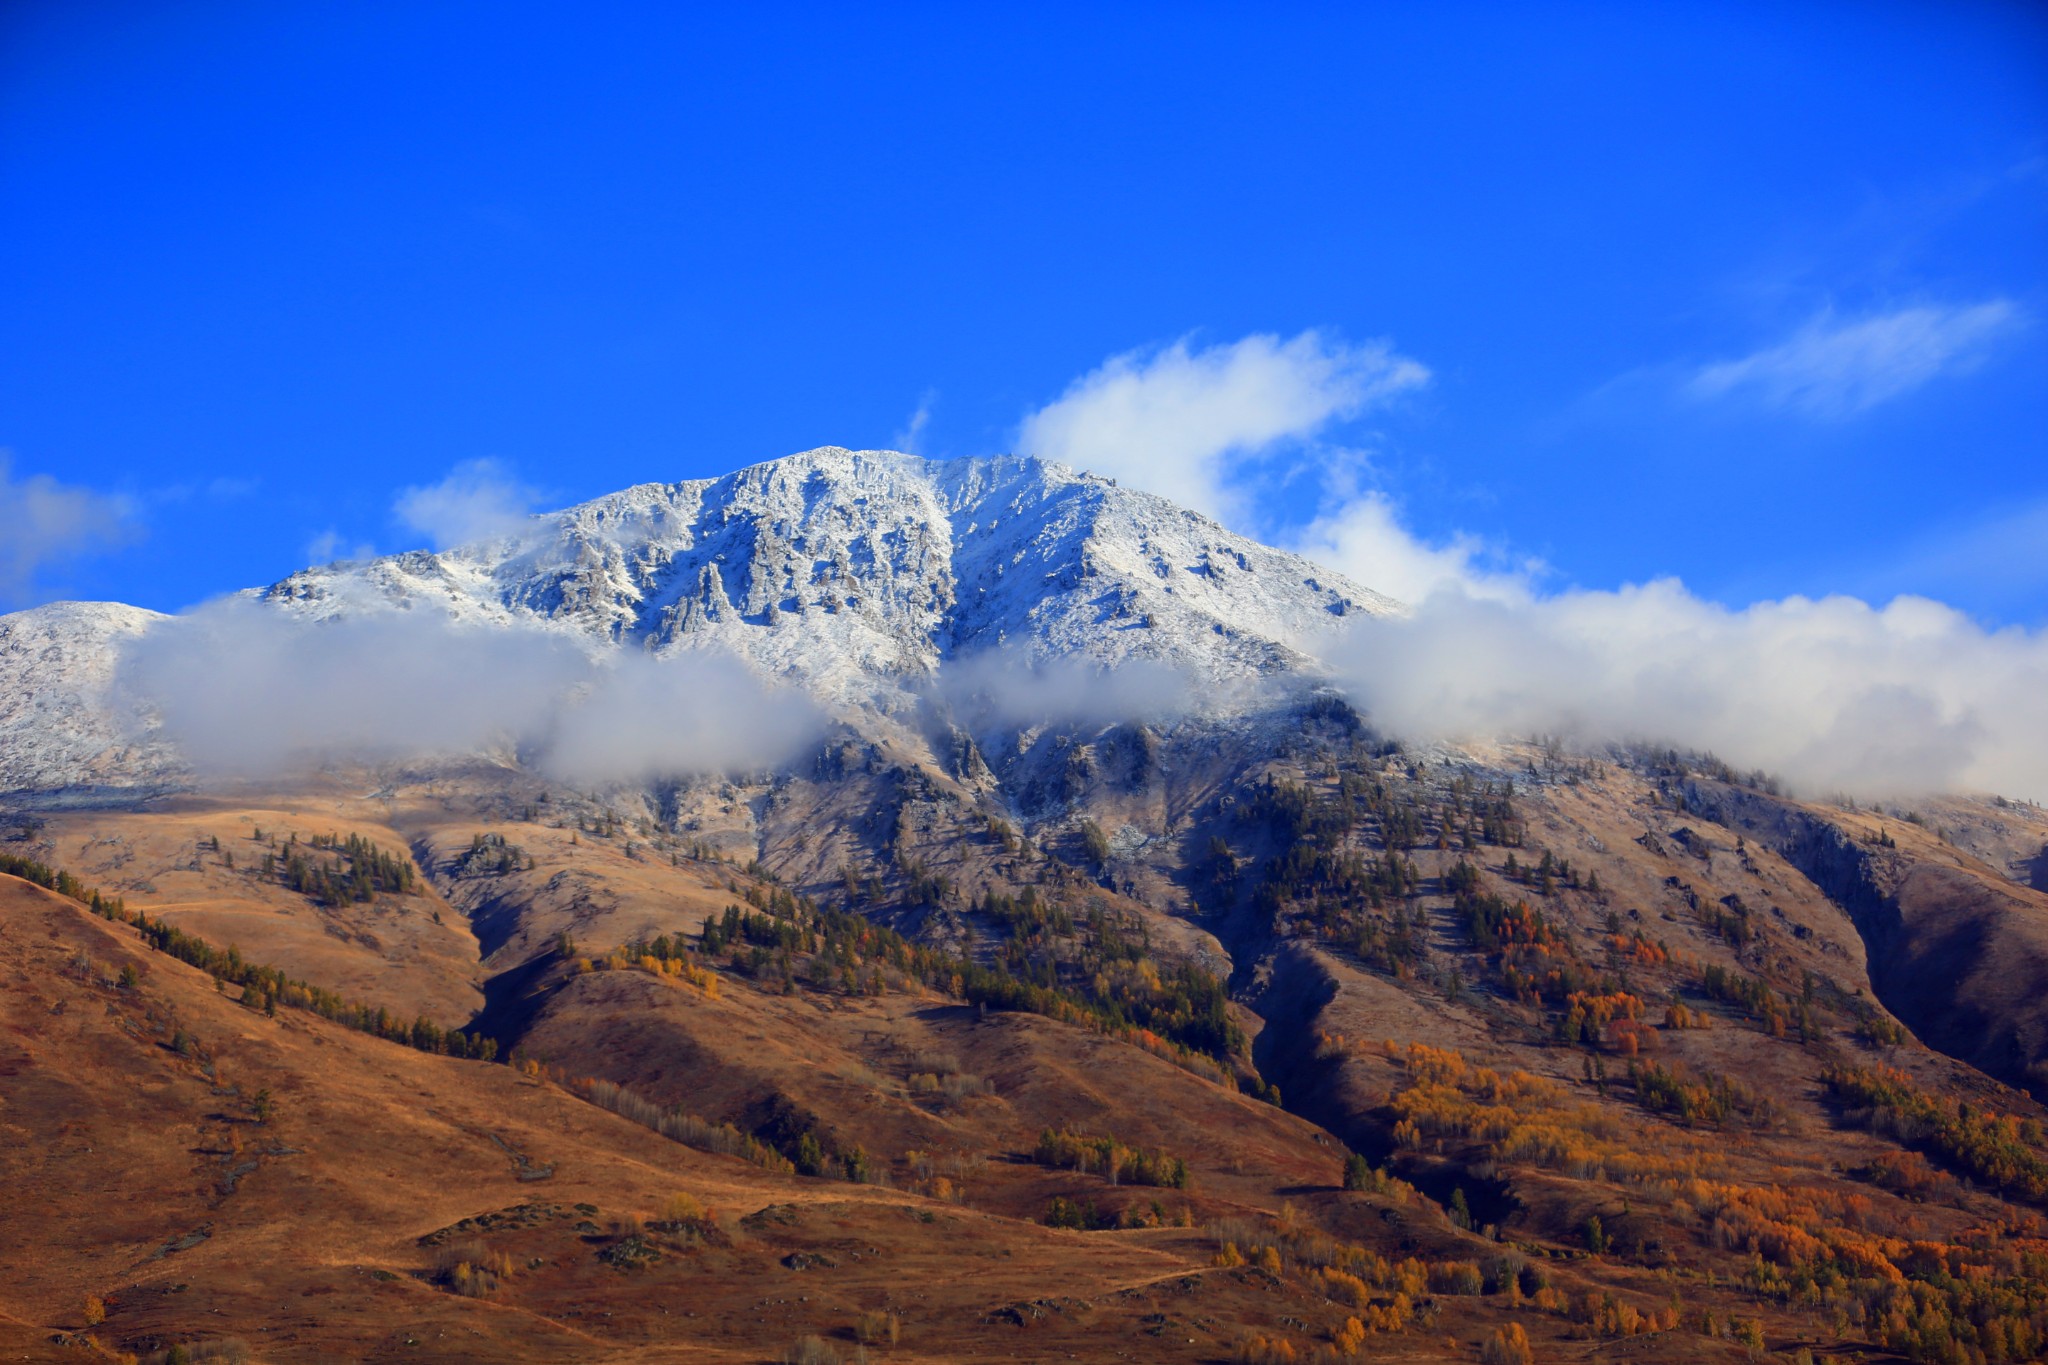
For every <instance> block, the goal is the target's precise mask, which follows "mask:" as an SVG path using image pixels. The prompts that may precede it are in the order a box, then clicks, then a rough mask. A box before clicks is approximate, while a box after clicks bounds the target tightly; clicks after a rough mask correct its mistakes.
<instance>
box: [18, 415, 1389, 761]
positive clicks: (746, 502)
mask: <svg viewBox="0 0 2048 1365" xmlns="http://www.w3.org/2000/svg"><path fill="white" fill-rule="evenodd" d="M241 596H242V598H243V599H244V601H245V603H246V604H247V605H249V606H251V607H259V608H261V607H267V608H272V609H276V610H280V611H283V612H286V613H289V614H291V615H293V616H297V617H299V618H300V619H311V620H321V619H329V618H351V619H361V618H370V617H375V616H377V615H379V614H381V613H386V612H391V611H414V610H418V611H424V612H428V613H430V614H445V615H446V616H447V617H449V618H450V619H452V621H454V622H455V623H457V624H458V625H461V626H463V627H467V628H471V629H477V630H485V631H488V630H491V629H494V628H510V627H526V628H539V629H542V630H546V631H553V632H559V633H560V634H561V635H562V636H563V637H565V638H567V639H569V640H572V641H574V642H576V643H577V644H578V645H580V646H581V648H582V649H583V650H585V651H587V652H589V653H590V654H592V655H596V656H603V655H608V654H611V653H613V652H615V651H619V650H630V651H636V652H639V653H643V654H646V655H650V656H652V657H653V658H654V659H656V660H657V661H658V660H662V659H667V658H673V657H676V656H679V655H681V654H683V653H685V652H688V651H695V650H700V649H707V648H709V649H717V650H721V651H724V652H729V653H730V654H732V655H735V656H737V657H738V658H739V659H740V660H742V661H743V662H744V663H746V664H747V665H748V666H749V667H751V668H752V669H753V670H754V671H755V672H757V673H759V674H760V675H762V676H763V677H766V678H769V679H774V680H778V681H781V682H785V683H788V684H792V685H795V686H797V687H799V688H801V689H803V690H804V691H806V692H808V693H809V694H810V695H811V696H812V697H814V698H815V699H816V700H817V701H819V702H820V703H822V704H823V705H824V706H825V707H827V708H828V709H830V710H832V711H834V712H836V713H837V714H839V715H840V716H842V717H844V718H846V719H848V720H850V721H852V722H854V723H855V724H857V725H858V724H860V723H861V720H860V718H861V717H863V716H865V717H869V718H871V719H874V720H877V721H881V720H884V719H885V718H890V717H896V718H903V717H907V716H908V715H909V714H910V713H911V712H913V711H915V710H916V709H917V708H918V706H919V705H920V700H919V698H920V697H921V696H923V695H924V694H925V693H926V692H928V691H929V689H930V686H931V685H932V684H934V683H940V682H943V681H944V679H945V678H946V677H947V675H948V672H949V670H955V669H957V666H958V665H961V664H963V663H972V664H974V666H975V667H974V668H970V669H968V670H966V671H965V672H964V673H963V675H962V676H967V675H969V674H976V669H979V673H978V674H976V676H981V677H989V676H994V675H993V674H992V673H991V671H990V670H989V669H987V668H986V667H984V666H983V663H984V660H985V656H991V655H993V656H996V657H997V658H999V659H1000V660H1001V664H1000V665H999V669H998V670H997V673H1000V672H1001V671H1002V670H1008V671H1010V672H1014V671H1015V669H1016V668H1018V667H1021V666H1026V665H1031V664H1037V663H1042V662H1046V661H1051V660H1062V659H1077V660H1080V661H1083V662H1085V663H1089V664H1094V665H1105V666H1109V665H1118V664H1125V663H1132V662H1140V663H1144V664H1149V665H1155V666H1157V668H1158V670H1160V671H1170V672H1171V673H1172V674H1174V675H1176V676H1177V677H1178V678H1180V679H1181V680H1183V681H1184V682H1185V683H1187V684H1189V685H1190V686H1189V687H1188V689H1187V691H1188V692H1189V694H1190V695H1191V696H1192V697H1193V698H1194V701H1193V705H1194V706H1195V707H1196V709H1197V710H1200V711H1204V712H1206V713H1208V714H1211V715H1217V716H1227V715H1231V714H1235V709H1236V708H1237V707H1239V706H1241V705H1243V704H1244V703H1243V700H1242V699H1243V698H1245V697H1247V696H1249V695H1252V694H1254V693H1256V691H1257V690H1258V689H1256V688H1254V687H1251V686H1250V684H1252V683H1255V682H1257V681H1258V680H1260V679H1263V678H1268V677H1271V676H1273V675H1276V674H1277V675H1291V674H1310V673H1313V671H1314V669H1315V655H1316V653H1317V652H1318V650H1319V648H1320V641H1321V640H1322V639H1323V638H1325V637H1326V636H1327V635H1328V634H1329V633H1331V632H1332V631H1334V630H1336V629H1338V628H1340V626H1341V622H1342V620H1343V618H1344V617H1346V616H1348V615H1351V614H1353V613H1358V612H1363V613H1367V614H1372V615H1380V614H1386V613H1389V612H1393V611H1397V610H1399V607H1398V604H1396V603H1394V602H1392V601H1391V600H1389V599H1387V598H1385V597H1382V596H1380V595H1379V594H1377V593H1374V592H1372V591H1370V590H1369V589H1367V588H1364V587H1362V586H1360V585H1358V584H1355V583H1352V582H1350V581H1348V580H1346V579H1344V578H1342V577H1340V576H1338V575H1336V574H1332V573H1330V572H1328V571H1326V570H1323V569H1320V568H1318V567H1317V566H1315V565H1314V564H1311V563H1309V562H1308V561H1306V560H1304V559H1301V558H1300V557H1298V556H1296V555H1292V554H1288V553H1286V552H1283V551H1279V550H1275V549H1272V548H1270V547H1267V546H1264V545H1261V544H1259V543H1257V542H1256V541H1253V540H1250V539H1247V538H1246V537H1243V536H1240V535H1237V534H1235V533H1233V532H1231V531H1228V530H1226V529H1224V528H1223V527H1221V526H1219V525H1217V524H1216V523H1215V522H1213V521H1210V520H1209V519H1207V518H1205V517H1202V516H1199V515H1197V514H1195V513H1193V512H1190V511H1188V510H1186V509H1185V508H1182V507H1179V506H1177V505H1175V504H1174V503H1172V502H1170V501H1168V500H1167V499H1165V498H1161V497H1157V496H1155V495H1152V494H1149V493H1144V492H1139V491H1137V490H1134V489H1129V488H1122V487H1119V486H1118V485H1117V484H1116V483H1114V482H1113V481H1111V480H1108V479H1103V478H1099V477H1096V476H1093V475H1089V474H1084V473H1078V472H1076V471H1074V470H1072V469H1068V468H1066V467H1064V466H1062V465H1058V464H1052V463H1048V462H1045V461H1041V460H1037V459H1033V458H1028V457H1017V456H1003V457H993V458H976V459H961V460H927V459H923V458H920V457H917V456H913V455H906V454H901V453H899V452H894V451H877V450H862V451H855V450H845V449H842V448H839V447H829V446H828V447H823V448H820V449H817V450H810V451H805V452H803V453H801V454H797V455H791V456H788V457H786V458H783V459H778V460H771V461H767V462H765V463H762V464H756V465H751V466H748V467H747V468H744V469H740V470H737V471H735V472H733V473H731V474H727V475H724V476H723V477H720V478H715V479H693V480H686V481H682V482H677V483H646V484H639V485H636V486H634V487H631V488H626V489H622V490H620V491H618V492H616V493H610V494H606V495H605V496H603V497H599V498H594V499H592V500H590V501H588V502H585V503H580V504H578V505H576V506H574V507H570V508H566V509H564V510H562V511H559V512H553V513H546V514H542V515H538V516H534V517H532V518H530V519H528V521H527V522H526V524H525V525H523V526H522V527H521V528H520V529H519V530H518V531H516V532H515V533H512V534H508V535H503V536H499V537H495V538H492V539H489V540H485V541H480V542H478V543H475V544H470V545H464V546H461V547H458V548H455V549H451V550H446V551H440V552H431V551H424V550H421V551H411V552H407V553H404V554H396V555H389V556H384V557H381V558H378V559H374V560H370V561H366V562H359V563H336V564H328V565H324V566H320V567H316V568H309V569H305V570H302V571H300V572H298V573H295V574H292V575H291V576H289V577H287V578H285V579H283V580H281V581H279V582H277V583H274V584H272V585H271V586H270V587H268V588H262V589H252V590H250V591H249V592H247V593H244V594H242V595H241ZM163 619H164V618H161V617H158V616H157V615H156V614H155V613H150V612H140V611H135V610H133V609H131V608H125V607H118V606H112V605H80V604H65V605H62V606H56V607H46V608H41V609H39V610H38V611H35V612H27V613H21V614H18V615H16V616H13V617H5V618H0V683H5V684H7V687H8V692H7V695H6V696H5V697H4V698H0V790H8V789H13V790H20V789H24V788H47V787H50V786H53V785H64V783H65V781H66V780H69V781H78V782H97V781H101V780H104V777H103V775H104V774H106V773H111V772H113V771H114V770H115V769H117V768H122V767H125V768H127V769H129V770H131V771H132V772H133V773H139V774H141V775H142V776H141V777H140V778H138V779H137V780H145V779H146V780H151V781H153V780H155V778H156V777H157V776H158V775H160V773H161V772H162V771H163V770H164V765H165V763H166V762H168V761H170V757H171V756H169V755H168V754H167V751H166V750H164V749H163V747H162V746H160V745H156V744H153V743H141V744H138V743H137V742H135V741H133V740H131V739H128V738H125V736H132V735H134V734H137V733H144V734H147V733H149V731H148V728H147V726H146V724H143V723H142V722H143V721H144V720H146V717H141V716H140V714H139V713H137V714H126V715H124V714H120V710H121V707H122V706H123V705H124V703H122V702H120V701H119V700H118V699H117V698H116V697H114V696H113V694H112V692H111V691H110V684H111V682H112V680H113V676H114V673H115V670H116V667H117V663H118V660H119V658H120V655H121V652H122V649H123V647H124V643H125V642H127V641H130V640H132V639H134V638H135V637H137V636H139V635H140V634H142V633H143V632H146V631H149V630H151V629H152V628H153V627H154V626H156V625H157V624H158V623H160V622H161V621H162V620H163ZM406 638H407V639H408V641H409V642H410V643H409V644H408V645H407V646H406V647H407V648H412V649H417V648H421V647H423V646H420V645H419V644H418V640H419V638H420V637H419V636H418V635H417V634H413V635H409V636H407V637H406ZM427 647H429V648H430V646H427ZM209 666H210V665H209ZM222 666H223V667H233V666H234V665H233V661H231V660H223V661H222ZM130 710H131V711H132V710H133V708H132V707H130ZM138 726H141V728H140V729H138ZM109 765H112V766H109ZM65 774H70V775H71V776H70V778H69V779H66V778H65Z"/></svg>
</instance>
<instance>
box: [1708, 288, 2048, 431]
mask: <svg viewBox="0 0 2048 1365" xmlns="http://www.w3.org/2000/svg"><path fill="white" fill-rule="evenodd" d="M2023 321H2024V315H2023V314H2022V313H2021V311H2020V309H2019V307H2018V306H2017V305H2015V304H2014V303H2012V302H2011V301H2010V300H2006V299H1993V300H1991V301H1989V302H1986V303H1978V304H1969V305H1957V306H1947V305H1935V304H1929V305H1923V306H1919V307H1913V308H1902V309H1899V310H1897V311H1896V312H1891V313H1881V314H1875V315H1872V316H1868V317H1862V318H1852V319H1842V318H1838V317H1836V316H1835V315H1834V314H1833V313H1832V312H1827V313H1822V314H1821V315H1820V316H1819V317H1817V318H1815V319H1813V320H1812V321H1811V322H1809V323H1807V324H1806V325H1805V326H1803V327H1801V328H1800V329H1799V330H1798V331H1797V332H1795V333H1793V334H1792V336H1791V337H1789V338H1788V339H1786V340H1785V341H1783V342H1780V343H1779V344H1777V345H1775V346H1770V347H1767V348H1765V349H1764V350H1761V351H1757V352H1755V353H1754V354H1751V355H1746V356H1743V357H1741V358H1740V359H1736V360H1723V361H1717V362H1715V363H1713V364H1710V365H1706V366H1704V367H1702V368H1701V369H1699V370H1698V371H1696V372H1695V373H1694V374H1693V375H1692V376H1691V377H1690V378H1689V379H1687V380H1686V382H1685V386H1684V388H1685V392H1686V393H1687V394H1689V395H1690V396H1691V397H1694V398H1698V399H1720V398H1733V397H1748V398H1751V399H1754V400H1755V401H1757V402H1760V403H1763V404H1765V405H1766V406H1769V407H1774V408H1782V409H1786V410H1788V411H1792V412H1797V413H1800V414H1802V415H1804V416H1807V417H1814V418H1821V419H1830V420H1831V419H1840V418H1845V417H1852V416H1854V415H1855V414H1857V413H1860V412H1863V411H1866V410H1868V409H1870V408H1873V407H1876V406H1877V405H1878V404H1880V403H1883V402H1887V401H1889V400H1890V399H1893V398H1897V397H1899V396H1900V395H1902V394H1905V393H1909V392H1911V391H1912V390H1914V389H1917V388H1919V387H1920V386H1921V385H1922V384H1925V383H1927V382H1928V381H1929V380H1931V379H1933V378H1934V377H1935V376H1936V375H1939V374H1942V373H1944V372H1949V373H1954V372H1958V371H1962V370H1966V369H1969V368H1971V367H1973V366H1975V365H1977V364H1979V363H1981V362H1982V361H1983V359H1984V356H1985V354H1986V352H1987V351H1988V349H1989V348H1990V346H1991V345H1992V344H1993V343H1994V342H1996V341H1997V340H1998V339H2000V338H2002V337H2004V336H2005V335H2007V334H2009V333H2011V332H2012V331H2014V330H2016V329H2017V328H2018V327H2019V326H2020V325H2021V324H2022V322H2023Z"/></svg>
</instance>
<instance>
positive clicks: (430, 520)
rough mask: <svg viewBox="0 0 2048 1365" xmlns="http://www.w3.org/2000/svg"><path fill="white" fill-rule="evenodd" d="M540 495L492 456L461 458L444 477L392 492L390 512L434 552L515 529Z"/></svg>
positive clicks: (530, 510) (538, 499) (507, 533)
mask: <svg viewBox="0 0 2048 1365" xmlns="http://www.w3.org/2000/svg"><path fill="white" fill-rule="evenodd" d="M539 501H540V494H539V493H538V492H537V491H536V490H534V489H532V488H529V487H528V486H526V485H525V484H524V483H522V482H520V481H519V480H518V479H517V478H515V477H513V475H512V474H511V472H510V471H509V470H507V469H506V468H505V467H504V466H503V465H501V464H499V463H498V462H497V461H496V460H465V461H464V462H463V463H461V464H459V465H457V466H455V468H454V469H452V470H450V471H449V472H448V477H447V478H445V479H443V480H441V481H440V482H439V483H436V484H428V485H427V486H425V487H423V488H408V489H406V490H405V491H404V492H402V493H400V494H399V495H398V500H397V502H396V503H395V504H394V505H393V507H392V512H393V514H394V515H396V516H397V518H398V520H399V522H400V523H401V524H402V525H404V526H405V527H407V528H408V529H410V530H413V531H417V532H419V533H420V534H421V535H424V536H426V537H427V539H428V541H429V542H430V543H431V544H432V545H433V547H434V548H435V549H437V550H446V549H450V548H452V547H454V546H457V545H467V544H470V543H471V542H474V541H479V540H488V539H490V538H491V537H493V536H502V535H509V534H510V533H512V532H513V531H516V530H518V529H519V527H520V524H521V523H522V522H523V521H524V520H525V519H526V516H527V515H528V514H529V513H530V512H532V511H533V509H534V507H535V505H536V504H537V503H538V502H539Z"/></svg>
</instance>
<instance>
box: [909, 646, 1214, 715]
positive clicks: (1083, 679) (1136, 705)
mask: <svg viewBox="0 0 2048 1365" xmlns="http://www.w3.org/2000/svg"><path fill="white" fill-rule="evenodd" d="M934 691H935V693H936V695H937V697H938V698H939V699H940V700H941V701H943V702H944V703H945V705H946V709H947V710H948V712H949V713H950V714H952V715H953V716H954V717H957V718H959V719H960V720H962V721H963V722H965V723H966V724H967V726H968V727H969V728H970V729H976V730H979V729H981V728H983V727H987V726H991V725H993V726H998V727H1013V728H1018V729H1030V728H1032V727H1035V726H1040V725H1083V726H1090V725H1112V724H1115V723H1117V722H1119V721H1127V720H1136V719H1143V720H1161V719H1169V718H1172V717H1174V716H1178V715H1180V714H1181V713H1182V712H1184V711H1186V710H1187V709H1188V707H1189V706H1190V704H1191V703H1192V701H1193V689H1192V687H1191V685H1190V684H1189V681H1188V679H1187V678H1186V677H1184V676H1183V675H1182V674H1180V673H1179V672H1178V671H1176V670H1175V669H1173V668H1172V667H1170V666H1168V665H1166V664H1164V663H1158V662H1154V661H1152V660H1147V659H1132V660H1126V661H1125V662H1123V663H1120V664H1118V665H1116V666H1114V667H1111V666H1108V665H1105V664H1100V663H1097V662H1095V661H1093V660H1090V659H1086V658H1083V657H1080V656H1078V655H1066V656H1059V657H1054V658H1033V657H1031V656H1030V655H1029V654H1028V653H1026V652H1025V651H1024V650H1021V649H1017V648H998V649H991V650H985V651H983V652H981V653H979V654H973V655H967V656H964V657H960V658H955V659H950V660H948V661H947V663H946V667H945V671H944V672H943V673H942V674H941V675H940V677H939V679H938V682H937V686H936V688H935V689H934Z"/></svg>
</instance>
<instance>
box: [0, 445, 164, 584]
mask: <svg viewBox="0 0 2048 1365" xmlns="http://www.w3.org/2000/svg"><path fill="white" fill-rule="evenodd" d="M0 508H4V509H6V510H5V512H4V513H0V600H5V601H8V602H16V603H18V602H25V601H28V600H29V599H30V598H32V597H34V596H36V595H37V593H38V591H39V584H40V582H41V579H42V577H43V575H44V574H45V573H46V571H48V570H49V569H51V568H53V567H54V566H56V565H58V564H61V563H65V562H67V561H71V560H77V559H83V558H86V557H88V556H90V555H95V554H102V553H105V552H106V551H108V550H112V549H116V548H118V547H120V546H122V545H125V544H127V543H129V542H130V541H132V540H135V539H136V538H137V537H139V536H140V535H141V533H142V528H141V526H140V525H139V524H138V522H137V520H136V508H135V504H134V503H133V502H132V501H131V500H129V499H128V498H124V497H121V496H119V495H117V494H108V493H96V492H94V491H93V490H92V489H89V488H80V487H78V486H77V485H75V484H66V483H59V482H58V481H57V480H56V479H53V478H51V477H50V476H49V475H48V474H31V475H29V476H28V477H27V478H25V479H16V478H15V477H14V476H13V473H12V470H11V469H10V461H9V460H8V457H7V456H6V454H5V453H4V452H0Z"/></svg>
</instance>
